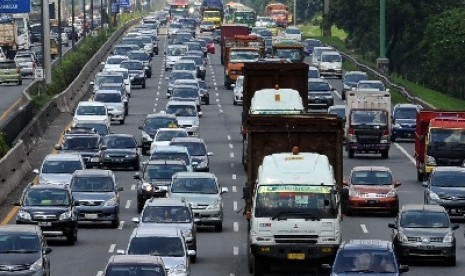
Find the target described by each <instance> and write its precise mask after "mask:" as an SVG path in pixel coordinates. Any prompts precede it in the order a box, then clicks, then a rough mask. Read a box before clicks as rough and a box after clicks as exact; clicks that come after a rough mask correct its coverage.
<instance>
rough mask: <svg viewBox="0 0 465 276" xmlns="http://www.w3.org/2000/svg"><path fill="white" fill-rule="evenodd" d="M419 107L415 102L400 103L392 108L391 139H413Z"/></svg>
mask: <svg viewBox="0 0 465 276" xmlns="http://www.w3.org/2000/svg"><path fill="white" fill-rule="evenodd" d="M420 111H421V107H420V106H418V105H415V104H408V103H400V104H396V105H395V106H394V108H393V109H392V132H391V133H392V134H391V141H392V142H395V141H396V140H397V139H399V138H410V139H412V138H413V139H415V130H416V128H417V114H418V113H419V112H420Z"/></svg>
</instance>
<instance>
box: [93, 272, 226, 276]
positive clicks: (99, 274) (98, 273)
mask: <svg viewBox="0 0 465 276" xmlns="http://www.w3.org/2000/svg"><path fill="white" fill-rule="evenodd" d="M231 274H232V273H231ZM102 275H103V271H98V272H97V276H102Z"/></svg>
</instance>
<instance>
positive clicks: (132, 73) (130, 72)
mask: <svg viewBox="0 0 465 276" xmlns="http://www.w3.org/2000/svg"><path fill="white" fill-rule="evenodd" d="M128 73H129V76H131V77H133V76H137V75H142V74H145V71H144V69H141V70H134V69H131V70H128Z"/></svg>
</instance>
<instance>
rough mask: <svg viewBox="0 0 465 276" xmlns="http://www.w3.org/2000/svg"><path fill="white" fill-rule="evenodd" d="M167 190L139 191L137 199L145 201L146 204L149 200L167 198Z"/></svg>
mask: <svg viewBox="0 0 465 276" xmlns="http://www.w3.org/2000/svg"><path fill="white" fill-rule="evenodd" d="M166 190H167V189H166ZM166 190H161V189H159V188H158V187H156V188H155V189H152V190H151V191H146V190H142V191H141V190H139V191H138V193H137V197H138V199H139V200H140V201H144V202H145V201H146V200H147V199H151V198H152V197H166V192H167V191H166Z"/></svg>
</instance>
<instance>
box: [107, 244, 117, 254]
mask: <svg viewBox="0 0 465 276" xmlns="http://www.w3.org/2000/svg"><path fill="white" fill-rule="evenodd" d="M115 247H116V244H114V243H112V244H110V248H109V249H108V253H113V252H115Z"/></svg>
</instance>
